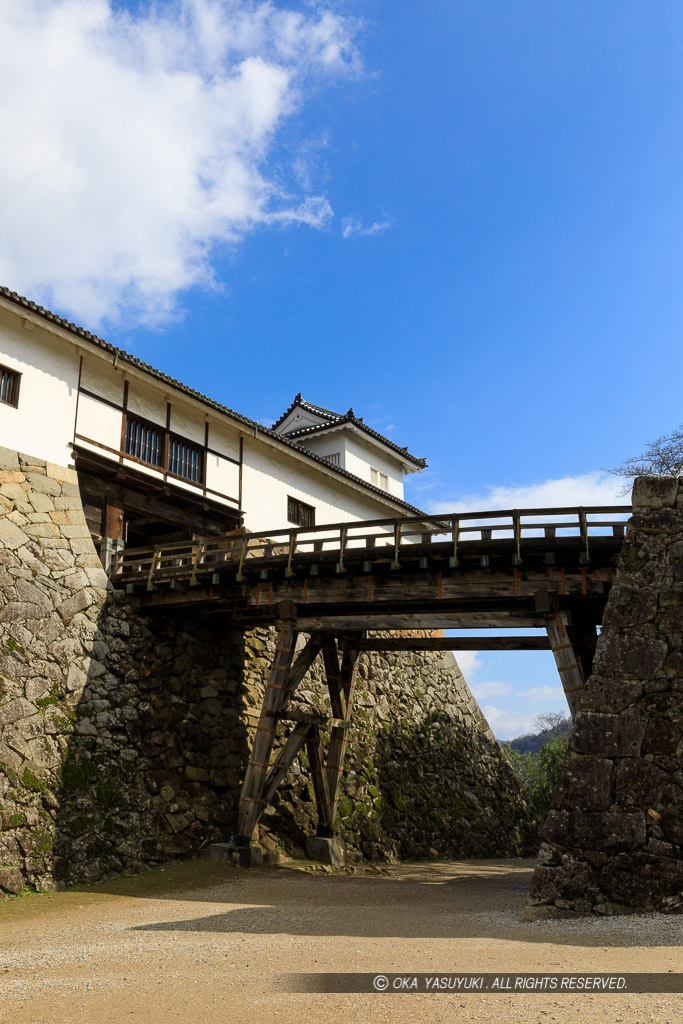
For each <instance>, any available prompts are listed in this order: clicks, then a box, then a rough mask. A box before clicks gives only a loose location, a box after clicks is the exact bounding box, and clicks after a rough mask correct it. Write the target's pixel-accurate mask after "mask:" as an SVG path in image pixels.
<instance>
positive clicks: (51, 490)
mask: <svg viewBox="0 0 683 1024" xmlns="http://www.w3.org/2000/svg"><path fill="white" fill-rule="evenodd" d="M26 481H27V483H29V484H30V486H31V490H33V491H40V492H42V493H43V494H53V495H55V496H57V495H58V494H61V493H62V484H61V483H60V482H59V481H57V480H53V479H52V478H51V477H49V476H46V475H44V474H43V473H36V472H27V473H26Z"/></svg>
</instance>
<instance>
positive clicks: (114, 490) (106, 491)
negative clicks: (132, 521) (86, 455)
mask: <svg viewBox="0 0 683 1024" xmlns="http://www.w3.org/2000/svg"><path fill="white" fill-rule="evenodd" d="M84 489H85V490H86V491H88V493H90V494H96V495H98V496H100V497H103V498H107V500H108V501H109V500H111V501H112V502H118V503H120V505H122V506H125V507H126V508H127V509H131V510H132V511H134V512H140V513H142V514H143V515H144V516H145V517H146V518H147V519H148V521H149V517H150V515H151V514H154V515H156V516H157V518H158V519H160V520H161V521H162V522H165V523H172V524H173V525H174V526H181V527H184V528H185V529H188V530H196V531H197V532H200V531H205V532H206V533H213V534H216V535H219V534H220V533H222V532H223V530H224V529H225V527H226V526H228V525H231V524H234V522H235V515H234V513H232V512H231V510H230V509H226V513H225V523H224V524H223V525H221V524H220V523H218V522H216V520H215V518H209V517H207V515H206V514H204V513H203V512H200V511H197V512H192V511H186V510H184V509H180V508H177V507H176V506H174V505H171V504H169V503H168V502H165V501H163V500H162V501H160V500H159V499H157V498H154V497H152V495H151V494H149V493H148V494H143V493H141V492H140V491H136V490H133V489H132V488H131V487H126V486H125V484H121V483H114V482H113V481H112V482H111V483H110V482H108V481H106V480H104V479H100V478H98V477H93V476H90V474H88V476H87V480H86V481H85V483H84Z"/></svg>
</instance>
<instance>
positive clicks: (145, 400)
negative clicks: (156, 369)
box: [128, 380, 166, 427]
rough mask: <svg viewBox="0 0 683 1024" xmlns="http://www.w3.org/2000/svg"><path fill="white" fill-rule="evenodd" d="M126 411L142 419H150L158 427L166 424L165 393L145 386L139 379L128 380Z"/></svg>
mask: <svg viewBox="0 0 683 1024" xmlns="http://www.w3.org/2000/svg"><path fill="white" fill-rule="evenodd" d="M128 411H129V412H132V413H133V414H134V415H135V414H136V413H137V415H138V416H142V417H143V419H146V420H151V422H152V423H157V424H158V425H159V426H160V427H165V426H166V394H165V391H162V390H157V389H155V388H148V387H145V385H144V384H141V383H140V381H139V380H130V381H129V384H128Z"/></svg>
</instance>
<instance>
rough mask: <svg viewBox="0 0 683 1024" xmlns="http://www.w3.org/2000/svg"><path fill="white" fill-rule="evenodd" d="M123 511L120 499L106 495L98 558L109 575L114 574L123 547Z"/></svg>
mask: <svg viewBox="0 0 683 1024" xmlns="http://www.w3.org/2000/svg"><path fill="white" fill-rule="evenodd" d="M124 535H125V513H124V510H123V505H122V503H121V500H120V499H119V498H117V497H108V498H106V499H105V505H104V530H103V533H102V541H101V544H100V560H101V562H102V565H103V566H104V569H105V571H106V572H107V574H108V575H109V576H115V575H116V572H117V569H118V566H119V557H120V554H121V552H122V551H123V547H124Z"/></svg>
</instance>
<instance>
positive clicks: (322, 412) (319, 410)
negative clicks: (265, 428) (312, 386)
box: [273, 392, 342, 430]
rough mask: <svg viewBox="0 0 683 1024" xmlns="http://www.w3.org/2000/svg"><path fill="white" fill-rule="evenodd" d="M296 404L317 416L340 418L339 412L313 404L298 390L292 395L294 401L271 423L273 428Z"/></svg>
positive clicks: (282, 420)
mask: <svg viewBox="0 0 683 1024" xmlns="http://www.w3.org/2000/svg"><path fill="white" fill-rule="evenodd" d="M297 406H299V408H300V409H308V411H309V412H313V413H316V414H317V415H318V416H325V417H326V418H327V419H328V420H340V419H341V418H342V417H341V413H338V412H332V410H331V409H323V407H322V406H321V405H313V403H312V402H306V401H304V399H303V398H302V397H301V392H299V394H298V395H295V396H294V401H293V402H292V404H291V405H290V407H289V409H287V410H285V412H283V414H282V416H281V417H280V419H279V420H276V421H275V423H273V430H277V428H278V427H279V426H280V424H281V423H284V422H285V420H286V419H287V417H288V416H289V414H290V412H294V410H295V409H296V407H297Z"/></svg>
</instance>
